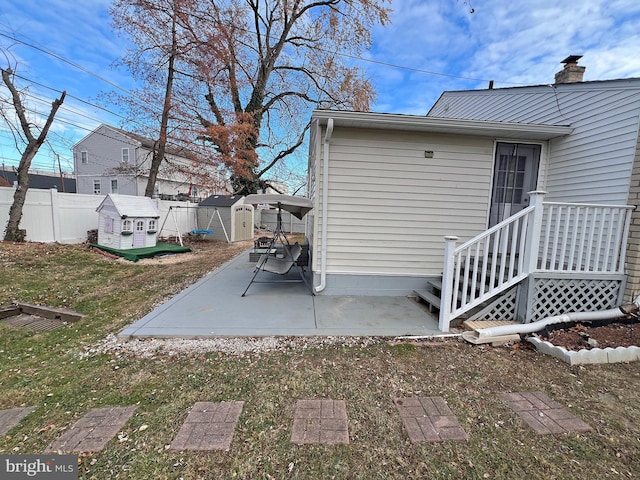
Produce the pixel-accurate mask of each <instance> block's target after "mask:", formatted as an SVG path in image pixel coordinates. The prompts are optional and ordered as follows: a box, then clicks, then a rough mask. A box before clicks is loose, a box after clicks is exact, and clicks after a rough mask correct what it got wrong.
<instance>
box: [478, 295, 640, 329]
mask: <svg viewBox="0 0 640 480" xmlns="http://www.w3.org/2000/svg"><path fill="white" fill-rule="evenodd" d="M639 311H640V296H638V297H636V299H635V300H634V301H633V303H629V304H626V305H621V306H619V307H616V308H610V309H609V310H601V311H598V312H570V313H565V314H562V315H555V316H553V317H547V318H543V319H542V320H538V321H537V322H532V323H523V324H516V325H502V326H499V327H491V328H482V329H478V330H476V331H477V333H478V338H481V339H487V338H491V337H498V336H501V335H514V334H520V333H534V332H537V331H539V330H542V329H543V328H545V327H546V326H547V325H553V324H555V323H566V322H592V321H594V320H614V319H617V318H625V317H627V316H629V315H638V312H639Z"/></svg>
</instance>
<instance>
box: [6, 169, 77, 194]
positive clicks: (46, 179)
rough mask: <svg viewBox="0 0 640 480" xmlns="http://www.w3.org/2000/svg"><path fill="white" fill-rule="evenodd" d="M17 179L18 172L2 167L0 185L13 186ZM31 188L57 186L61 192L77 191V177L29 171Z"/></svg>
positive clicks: (47, 188)
mask: <svg viewBox="0 0 640 480" xmlns="http://www.w3.org/2000/svg"><path fill="white" fill-rule="evenodd" d="M17 181H18V174H17V172H15V171H14V170H9V169H0V186H7V187H12V186H13V185H14V183H15V182H17ZM29 188H38V189H46V190H49V189H51V188H55V189H56V190H58V191H59V192H65V193H77V192H76V179H75V178H70V177H68V176H67V175H63V176H62V177H61V176H60V175H59V174H55V173H49V174H47V173H44V172H38V173H36V172H29Z"/></svg>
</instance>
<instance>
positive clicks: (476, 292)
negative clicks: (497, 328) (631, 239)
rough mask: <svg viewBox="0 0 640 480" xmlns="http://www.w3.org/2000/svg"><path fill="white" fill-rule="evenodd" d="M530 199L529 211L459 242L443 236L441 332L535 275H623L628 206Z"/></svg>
mask: <svg viewBox="0 0 640 480" xmlns="http://www.w3.org/2000/svg"><path fill="white" fill-rule="evenodd" d="M529 195H530V198H531V202H530V206H529V207H527V208H526V209H524V210H522V211H520V212H518V213H517V214H515V215H513V216H511V217H509V218H507V219H506V220H504V221H503V222H501V223H499V224H497V225H495V226H494V227H492V228H490V229H489V230H487V231H486V232H483V233H482V234H480V235H478V236H476V237H474V238H473V239H471V240H469V241H467V242H465V243H464V244H462V245H460V246H456V242H457V240H458V238H457V237H445V259H444V270H443V278H442V296H441V304H440V319H439V328H440V330H442V331H445V332H446V331H449V325H450V323H451V321H452V320H453V319H455V318H457V317H459V316H460V315H462V314H463V313H465V312H468V311H469V310H471V309H473V308H475V307H476V306H478V305H480V304H482V303H484V302H486V301H487V300H489V299H490V298H492V297H495V296H496V295H498V294H499V293H501V292H503V291H505V290H507V289H509V288H511V287H512V286H513V285H515V284H517V283H518V282H520V281H522V280H523V279H525V278H526V277H528V276H529V275H530V274H531V273H533V272H536V271H542V272H598V273H621V272H623V270H624V259H625V251H626V244H627V238H628V234H629V224H630V221H631V211H632V210H633V207H631V206H616V205H589V204H569V203H559V202H544V201H543V200H544V192H530V194H529Z"/></svg>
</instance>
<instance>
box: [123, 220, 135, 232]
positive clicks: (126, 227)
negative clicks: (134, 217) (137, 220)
mask: <svg viewBox="0 0 640 480" xmlns="http://www.w3.org/2000/svg"><path fill="white" fill-rule="evenodd" d="M122 231H123V232H132V231H133V228H132V224H131V220H124V221H123V222H122Z"/></svg>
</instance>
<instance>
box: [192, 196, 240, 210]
mask: <svg viewBox="0 0 640 480" xmlns="http://www.w3.org/2000/svg"><path fill="white" fill-rule="evenodd" d="M243 198H244V196H243V195H211V196H210V197H207V198H205V199H204V200H203V201H201V202H200V203H199V204H198V205H199V206H201V207H231V206H233V205H235V204H236V203H238V202H239V201H241V200H242V199H243Z"/></svg>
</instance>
